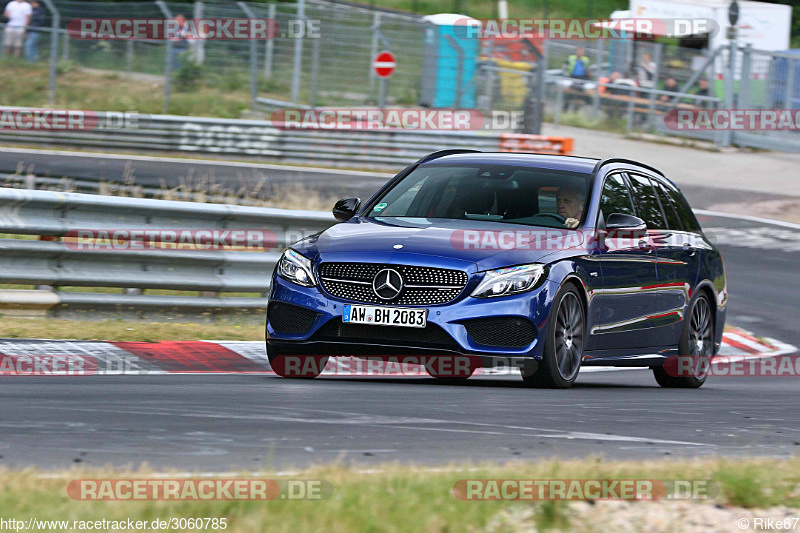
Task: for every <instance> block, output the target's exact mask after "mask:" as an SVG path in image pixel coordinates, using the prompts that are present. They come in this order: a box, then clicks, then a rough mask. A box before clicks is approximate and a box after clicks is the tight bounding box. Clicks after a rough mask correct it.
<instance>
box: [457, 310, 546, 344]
mask: <svg viewBox="0 0 800 533" xmlns="http://www.w3.org/2000/svg"><path fill="white" fill-rule="evenodd" d="M464 327H466V328H467V333H468V334H469V336H470V338H472V340H473V341H475V343H476V344H481V345H483V346H500V347H503V348H522V347H523V346H527V345H529V344H530V343H532V342H533V341H534V340H536V328H535V327H534V326H533V324H531V322H530V320H527V319H525V318H516V317H493V318H476V319H473V320H467V321H465V322H464Z"/></svg>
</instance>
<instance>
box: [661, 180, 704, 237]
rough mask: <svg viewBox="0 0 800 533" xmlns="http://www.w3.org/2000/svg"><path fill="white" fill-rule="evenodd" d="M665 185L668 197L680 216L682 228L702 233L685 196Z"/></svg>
mask: <svg viewBox="0 0 800 533" xmlns="http://www.w3.org/2000/svg"><path fill="white" fill-rule="evenodd" d="M665 187H666V189H667V193H668V194H669V197H670V198H671V199H672V204H673V205H674V206H675V211H676V212H677V213H678V218H680V219H681V222H682V223H683V230H684V231H694V232H697V233H702V231H703V230H702V229H700V223H699V222H697V218H695V216H694V213H692V208H691V207H689V203H688V202H687V201H686V198H684V197H683V195H682V194H681V193H680V191H677V190H675V189H674V188H672V187H669V186H665Z"/></svg>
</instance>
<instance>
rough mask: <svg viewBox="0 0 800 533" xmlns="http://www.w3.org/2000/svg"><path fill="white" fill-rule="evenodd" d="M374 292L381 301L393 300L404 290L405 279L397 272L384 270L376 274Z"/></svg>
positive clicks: (373, 282)
mask: <svg viewBox="0 0 800 533" xmlns="http://www.w3.org/2000/svg"><path fill="white" fill-rule="evenodd" d="M372 290H373V291H374V292H375V294H376V295H377V296H378V298H380V299H381V300H393V299H394V298H397V296H398V295H399V294H400V291H402V290H403V278H402V277H401V276H400V273H399V272H398V271H397V270H394V269H392V268H384V269H383V270H381V271H380V272H378V273H377V274H375V279H373V280H372Z"/></svg>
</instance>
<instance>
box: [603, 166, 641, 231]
mask: <svg viewBox="0 0 800 533" xmlns="http://www.w3.org/2000/svg"><path fill="white" fill-rule="evenodd" d="M600 209H601V210H602V211H603V216H604V217H605V219H606V220H608V217H609V216H610V215H611V214H612V213H621V214H623V215H635V214H636V213H635V211H634V209H633V201H632V200H631V196H630V193H629V192H628V186H627V185H626V184H625V180H624V179H623V177H622V174H612V175H611V176H608V177H607V178H606V182H605V183H604V184H603V195H602V197H601V198H600Z"/></svg>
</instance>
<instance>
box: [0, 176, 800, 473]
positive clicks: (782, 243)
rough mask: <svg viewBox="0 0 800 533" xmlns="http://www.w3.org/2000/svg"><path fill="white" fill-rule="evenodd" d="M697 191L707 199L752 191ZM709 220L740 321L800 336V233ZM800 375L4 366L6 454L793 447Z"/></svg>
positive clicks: (406, 453)
mask: <svg viewBox="0 0 800 533" xmlns="http://www.w3.org/2000/svg"><path fill="white" fill-rule="evenodd" d="M221 164H223V163H221ZM684 189H685V190H686V191H687V194H688V195H689V198H690V201H691V202H692V203H693V205H694V206H695V207H704V206H705V205H709V204H710V203H712V202H719V201H722V200H721V199H724V200H726V201H727V199H728V198H733V197H734V196H736V195H740V194H743V193H739V192H733V191H730V192H725V191H718V190H716V191H715V192H713V193H712V192H711V191H705V192H704V191H702V190H700V191H699V192H698V193H695V196H694V197H693V196H692V194H693V193H692V192H691V190H689V189H687V188H686V187H684ZM698 190H699V189H698ZM705 195H708V202H707V203H705V202H703V196H705ZM748 197H749V198H751V199H752V194H750V195H749V196H748ZM732 201H735V200H732ZM701 223H702V225H703V226H704V228H706V229H707V231H708V232H709V234H711V235H712V238H714V239H716V240H717V242H718V245H719V247H720V248H721V249H722V252H723V255H724V258H725V264H726V267H727V271H728V284H729V291H730V295H731V300H730V307H729V315H728V322H729V323H730V324H735V325H738V326H741V327H744V328H746V329H749V330H750V331H752V332H753V333H755V334H756V335H760V336H765V337H772V338H775V339H778V340H780V341H783V342H785V343H789V344H792V345H794V346H800V332H798V324H800V320H798V319H800V312H798V306H797V302H796V300H797V297H798V290H797V287H798V274H797V272H798V268H797V264H798V260H800V230H798V229H794V228H789V227H786V226H772V225H769V224H766V223H763V222H757V221H746V220H739V219H733V218H722V217H711V216H707V215H706V216H703V217H702V219H701ZM798 379H800V378H796V377H795V378H792V377H782V378H770V377H762V378H720V377H714V378H711V379H710V380H709V382H708V383H707V384H706V386H704V387H703V388H702V389H699V390H666V389H661V388H659V387H658V386H657V385H656V383H655V381H654V379H653V377H652V374H651V373H650V371H648V370H626V371H612V372H591V373H585V374H582V375H581V376H580V377H579V379H578V383H577V384H576V386H575V387H573V388H572V389H570V390H566V391H551V390H537V389H528V388H525V387H523V386H522V384H521V381H520V380H519V379H518V378H516V377H513V376H503V377H491V376H487V377H478V378H474V379H472V380H470V381H469V382H468V384H467V385H464V386H452V385H442V384H439V383H436V382H435V381H434V380H432V379H427V378H416V377H408V378H397V379H393V378H392V379H390V378H355V377H331V378H322V379H317V380H315V381H312V382H298V381H291V380H283V379H281V378H278V377H275V376H264V375H151V376H147V375H143V376H89V377H10V376H8V377H0V406H2V407H1V408H0V466H13V467H22V466H27V465H35V466H39V467H45V468H56V467H59V468H61V467H69V466H72V465H74V464H76V463H80V464H82V465H91V466H101V465H106V464H112V465H117V466H125V465H131V466H136V465H139V464H140V463H142V462H147V463H149V464H150V465H153V466H155V467H157V468H168V467H169V468H179V469H181V470H190V471H230V470H234V469H235V470H240V469H245V470H246V469H256V468H259V469H260V468H276V469H278V470H291V469H293V468H297V467H303V466H307V465H309V464H314V463H317V462H331V461H342V462H344V463H347V464H357V465H363V466H367V467H369V466H374V465H377V464H380V463H385V462H391V461H400V462H411V463H420V464H429V465H442V464H447V463H450V462H458V463H461V464H463V463H469V462H479V461H486V460H491V461H506V460H513V459H531V460H535V459H540V458H547V457H584V456H587V455H593V454H597V455H602V456H604V457H607V458H612V459H634V458H664V457H667V456H669V457H698V456H714V455H731V456H741V455H748V456H753V455H770V456H788V455H793V454H797V453H798V452H800V412H799V411H800V410H798V409H797V405H798V395H799V393H800V381H798Z"/></svg>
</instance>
